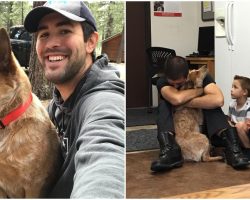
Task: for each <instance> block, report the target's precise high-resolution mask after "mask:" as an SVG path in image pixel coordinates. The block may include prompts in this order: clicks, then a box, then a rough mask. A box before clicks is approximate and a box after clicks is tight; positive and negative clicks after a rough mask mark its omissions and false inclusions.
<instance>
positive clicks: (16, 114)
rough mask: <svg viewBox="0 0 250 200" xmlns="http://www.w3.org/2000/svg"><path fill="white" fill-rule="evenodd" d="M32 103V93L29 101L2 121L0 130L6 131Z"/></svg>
mask: <svg viewBox="0 0 250 200" xmlns="http://www.w3.org/2000/svg"><path fill="white" fill-rule="evenodd" d="M31 102H32V93H30V96H29V98H28V100H27V101H26V102H25V103H24V104H22V105H20V106H18V107H17V108H16V109H15V110H13V111H11V112H10V113H9V114H7V115H6V116H5V117H4V118H3V119H1V120H0V129H4V128H5V126H7V125H8V124H9V123H10V122H13V121H15V120H16V119H17V118H18V117H20V116H21V115H22V114H23V113H24V112H25V111H26V110H27V108H28V107H29V106H30V104H31Z"/></svg>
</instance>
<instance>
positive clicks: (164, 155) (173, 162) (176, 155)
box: [151, 132, 183, 172]
mask: <svg viewBox="0 0 250 200" xmlns="http://www.w3.org/2000/svg"><path fill="white" fill-rule="evenodd" d="M157 138H158V141H159V144H160V156H159V160H156V161H154V162H152V164H151V170H152V171H155V172H159V171H164V170H167V169H171V168H175V167H181V166H182V164H183V157H182V154H181V148H180V146H179V145H178V144H177V143H176V141H175V138H174V135H173V134H172V133H169V132H162V133H158V136H157Z"/></svg>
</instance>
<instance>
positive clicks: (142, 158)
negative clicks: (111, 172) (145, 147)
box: [126, 150, 250, 198]
mask: <svg viewBox="0 0 250 200" xmlns="http://www.w3.org/2000/svg"><path fill="white" fill-rule="evenodd" d="M158 153H159V152H158V150H157V151H147V152H140V153H135V152H134V153H128V154H127V163H126V165H127V166H126V197H127V198H175V197H176V198H206V197H209V198H213V197H215V198H216V197H218V198H234V196H230V195H229V192H225V193H224V194H222V195H219V194H221V193H222V192H221V191H222V189H224V188H225V187H231V186H235V188H236V190H237V191H238V192H236V193H238V195H239V194H240V193H242V191H241V189H240V188H239V186H240V185H242V184H249V183H250V168H248V169H245V170H234V169H233V168H232V167H230V166H229V165H227V164H225V163H224V162H222V161H220V162H209V163H208V162H207V163H204V162H202V163H193V162H186V163H184V165H183V166H182V167H180V168H178V169H173V170H170V171H167V172H164V173H153V172H151V170H150V165H151V162H152V161H153V160H155V159H157V158H158ZM246 187H247V188H246ZM246 187H243V188H244V192H243V193H244V194H245V195H246V196H247V195H248V194H249V191H250V186H249V185H246ZM231 189H232V188H231ZM207 190H213V191H214V192H212V191H210V192H209V193H207ZM201 191H205V192H203V193H199V192H201ZM223 191H227V190H223ZM228 191H231V190H230V189H229V190H228ZM197 192H198V193H197ZM232 192H233V191H232ZM190 193H192V194H190ZM218 193H219V194H218ZM236 193H235V194H236ZM184 194H185V195H184ZM208 194H209V195H208ZM212 194H213V195H212ZM181 195H183V196H181ZM190 195H191V196H190ZM204 195H205V196H204ZM246 196H243V197H246ZM235 198H237V197H235ZM248 198H250V194H249V195H248Z"/></svg>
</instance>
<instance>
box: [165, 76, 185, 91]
mask: <svg viewBox="0 0 250 200" xmlns="http://www.w3.org/2000/svg"><path fill="white" fill-rule="evenodd" d="M167 81H168V83H169V84H170V85H172V86H173V87H174V88H176V89H179V88H180V87H181V86H182V85H183V84H184V83H185V82H186V78H185V77H182V78H179V79H177V80H171V79H167Z"/></svg>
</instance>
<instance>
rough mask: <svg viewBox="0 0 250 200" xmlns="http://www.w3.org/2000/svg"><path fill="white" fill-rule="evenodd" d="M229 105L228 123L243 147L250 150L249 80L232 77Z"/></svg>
mask: <svg viewBox="0 0 250 200" xmlns="http://www.w3.org/2000/svg"><path fill="white" fill-rule="evenodd" d="M231 97H232V99H233V100H232V102H231V103H230V105H229V114H228V116H229V121H230V124H231V125H232V126H235V127H236V129H237V132H238V135H239V138H240V140H241V142H242V145H243V147H245V148H250V141H249V139H250V131H249V130H250V98H249V97H250V79H249V78H247V77H243V76H238V75H235V76H234V80H233V84H232V89H231Z"/></svg>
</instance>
